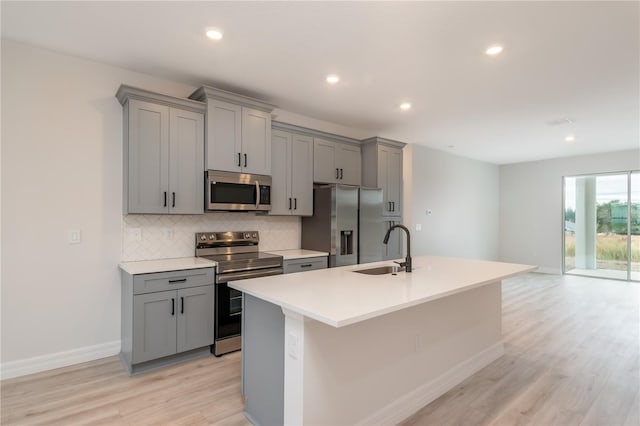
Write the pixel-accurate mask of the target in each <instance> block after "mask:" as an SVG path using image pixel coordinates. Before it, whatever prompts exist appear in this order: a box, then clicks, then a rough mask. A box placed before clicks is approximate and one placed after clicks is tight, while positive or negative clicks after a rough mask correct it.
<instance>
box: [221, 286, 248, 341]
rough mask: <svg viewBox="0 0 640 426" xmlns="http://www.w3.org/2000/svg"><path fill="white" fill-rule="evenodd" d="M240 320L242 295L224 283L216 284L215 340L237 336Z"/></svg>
mask: <svg viewBox="0 0 640 426" xmlns="http://www.w3.org/2000/svg"><path fill="white" fill-rule="evenodd" d="M241 320H242V293H241V292H240V291H238V290H235V289H233V288H229V286H228V285H227V284H226V283H220V284H216V320H215V337H216V340H222V339H227V338H229V337H234V336H239V335H240V328H241Z"/></svg>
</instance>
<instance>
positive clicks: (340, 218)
mask: <svg viewBox="0 0 640 426" xmlns="http://www.w3.org/2000/svg"><path fill="white" fill-rule="evenodd" d="M382 202H383V201H382V190H381V189H379V188H358V187H354V186H346V185H326V186H319V187H316V188H314V190H313V216H311V217H303V218H302V244H301V245H302V248H303V249H308V250H318V251H326V252H329V267H334V266H344V265H355V264H356V263H368V262H377V261H380V260H382V258H383V254H384V247H383V243H382V239H383V238H384V233H385V228H384V222H383V219H382Z"/></svg>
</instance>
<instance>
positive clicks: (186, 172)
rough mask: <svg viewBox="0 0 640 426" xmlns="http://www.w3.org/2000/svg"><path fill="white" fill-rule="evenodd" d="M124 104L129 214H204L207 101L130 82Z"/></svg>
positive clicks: (123, 92) (121, 95)
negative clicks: (174, 94)
mask: <svg viewBox="0 0 640 426" xmlns="http://www.w3.org/2000/svg"><path fill="white" fill-rule="evenodd" d="M116 97H117V98H118V100H119V101H120V103H122V105H123V109H124V120H123V125H124V149H123V158H124V182H123V183H124V192H123V194H124V199H123V206H124V213H125V214H130V213H151V214H154V213H155V214H202V213H204V204H203V200H204V184H203V176H204V110H205V105H204V104H203V103H201V102H196V101H192V100H188V99H179V98H173V97H170V96H165V95H161V94H157V93H152V92H148V91H146V90H142V89H137V88H134V87H130V86H124V85H123V86H120V89H119V90H118V93H117V94H116Z"/></svg>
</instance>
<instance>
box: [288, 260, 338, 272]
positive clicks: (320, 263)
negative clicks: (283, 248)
mask: <svg viewBox="0 0 640 426" xmlns="http://www.w3.org/2000/svg"><path fill="white" fill-rule="evenodd" d="M328 260H329V259H328V257H327V256H320V257H307V258H304V259H289V260H285V261H284V262H283V264H284V265H283V268H284V273H285V274H291V273H294V272H305V271H314V270H316V269H327V267H328Z"/></svg>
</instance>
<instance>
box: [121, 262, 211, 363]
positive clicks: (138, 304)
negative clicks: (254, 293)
mask: <svg viewBox="0 0 640 426" xmlns="http://www.w3.org/2000/svg"><path fill="white" fill-rule="evenodd" d="M122 285H123V287H122V330H121V332H122V351H121V354H120V356H121V359H122V361H123V363H124V364H125V366H126V368H127V370H128V372H129V373H130V374H134V373H137V372H140V371H145V370H148V369H150V368H154V367H157V366H160V365H165V364H170V363H174V362H177V361H180V360H182V359H185V358H191V357H193V356H196V355H202V354H208V353H209V346H210V345H211V344H213V339H214V337H213V327H214V308H215V305H214V287H213V286H214V269H213V268H200V269H193V270H186V271H174V272H162V273H152V274H137V275H130V274H128V273H126V272H123V273H122Z"/></svg>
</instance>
